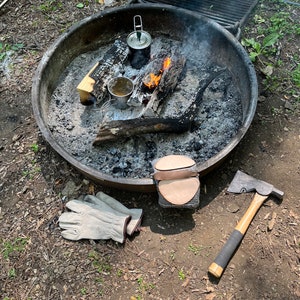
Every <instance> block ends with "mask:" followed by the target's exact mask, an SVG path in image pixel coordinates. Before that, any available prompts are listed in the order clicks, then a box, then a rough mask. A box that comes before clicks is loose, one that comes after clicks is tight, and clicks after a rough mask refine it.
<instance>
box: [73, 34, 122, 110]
mask: <svg viewBox="0 0 300 300" xmlns="http://www.w3.org/2000/svg"><path fill="white" fill-rule="evenodd" d="M127 55H128V48H127V44H126V43H125V42H123V41H121V40H116V41H115V42H114V44H113V45H112V47H111V48H110V49H109V50H108V51H107V52H106V53H105V54H104V56H103V58H102V59H100V60H99V61H98V62H97V63H96V64H95V65H94V66H93V67H92V69H91V70H90V71H89V72H88V74H86V75H85V77H84V78H83V79H82V81H81V82H80V83H79V85H78V86H77V91H78V92H79V97H80V102H81V103H82V104H83V105H90V104H93V102H95V101H96V100H98V101H99V102H101V100H102V99H104V98H105V97H106V95H107V90H106V84H107V82H108V81H109V80H110V79H111V78H112V77H113V75H114V73H115V69H116V68H122V64H123V62H124V61H125V59H126V58H127Z"/></svg>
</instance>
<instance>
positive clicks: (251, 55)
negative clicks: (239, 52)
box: [249, 52, 259, 62]
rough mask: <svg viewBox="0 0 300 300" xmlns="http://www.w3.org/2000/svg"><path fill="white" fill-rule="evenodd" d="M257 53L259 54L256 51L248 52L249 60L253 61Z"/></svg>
mask: <svg viewBox="0 0 300 300" xmlns="http://www.w3.org/2000/svg"><path fill="white" fill-rule="evenodd" d="M258 55H259V54H258V53H256V52H250V54H249V57H250V60H251V61H252V62H255V60H256V57H257V56H258Z"/></svg>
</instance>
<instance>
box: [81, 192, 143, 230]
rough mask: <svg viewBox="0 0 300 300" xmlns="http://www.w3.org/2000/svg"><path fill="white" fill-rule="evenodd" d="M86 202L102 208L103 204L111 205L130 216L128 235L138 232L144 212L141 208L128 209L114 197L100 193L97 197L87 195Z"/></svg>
mask: <svg viewBox="0 0 300 300" xmlns="http://www.w3.org/2000/svg"><path fill="white" fill-rule="evenodd" d="M84 201H87V202H89V203H92V204H94V205H96V207H99V208H100V207H101V205H102V204H103V203H105V204H107V205H109V206H110V207H111V208H113V209H114V210H116V211H118V212H120V213H123V214H125V215H130V216H131V219H130V221H129V223H128V225H127V230H126V232H127V234H128V235H132V234H133V233H134V232H135V231H138V228H139V226H140V224H141V220H142V215H143V210H142V209H141V208H131V209H128V208H127V207H126V206H124V205H123V204H121V203H120V202H119V201H117V200H116V199H114V198H113V197H110V196H109V195H107V194H105V193H103V192H98V193H97V194H96V196H91V195H87V196H86V197H85V198H84Z"/></svg>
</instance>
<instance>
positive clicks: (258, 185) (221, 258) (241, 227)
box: [208, 171, 284, 278]
mask: <svg viewBox="0 0 300 300" xmlns="http://www.w3.org/2000/svg"><path fill="white" fill-rule="evenodd" d="M227 191H228V192H230V193H238V194H239V193H248V192H253V191H255V192H256V193H255V195H254V197H253V199H252V202H251V204H250V206H249V207H248V209H247V211H246V213H245V214H244V216H243V217H242V219H241V220H240V221H239V223H238V224H237V226H236V227H235V229H234V231H233V232H232V233H231V235H230V237H229V239H228V240H227V242H226V243H225V245H224V246H223V248H222V249H221V251H220V253H219V255H218V256H217V257H216V259H215V260H214V262H213V263H212V264H211V265H210V266H209V269H208V272H209V273H210V274H212V275H214V276H215V277H217V278H219V277H221V275H222V273H223V271H224V269H225V267H226V266H227V264H228V262H229V260H230V259H231V257H232V255H233V253H234V252H235V250H236V249H237V247H238V246H239V244H240V243H241V241H242V239H243V237H244V235H245V233H246V231H247V229H248V227H249V225H250V223H251V221H252V219H253V218H254V216H255V214H256V213H257V211H258V210H259V208H260V207H261V206H262V204H263V203H264V201H265V200H266V199H267V198H268V197H269V196H270V195H273V196H275V197H277V198H279V199H282V198H283V194H284V193H283V192H282V191H280V190H278V189H276V188H275V187H274V186H273V185H271V184H269V183H267V182H264V181H262V180H258V179H255V178H253V177H251V176H249V175H247V174H245V173H243V172H241V171H237V172H236V174H235V176H234V178H233V180H232V182H231V183H230V185H229V187H228V189H227Z"/></svg>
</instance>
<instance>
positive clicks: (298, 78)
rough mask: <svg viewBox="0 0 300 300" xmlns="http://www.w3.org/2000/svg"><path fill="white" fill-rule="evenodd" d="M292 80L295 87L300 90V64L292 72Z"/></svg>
mask: <svg viewBox="0 0 300 300" xmlns="http://www.w3.org/2000/svg"><path fill="white" fill-rule="evenodd" d="M292 80H293V82H294V83H295V85H296V86H297V87H299V88H300V64H298V66H297V68H296V69H295V70H294V71H293V73H292Z"/></svg>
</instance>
